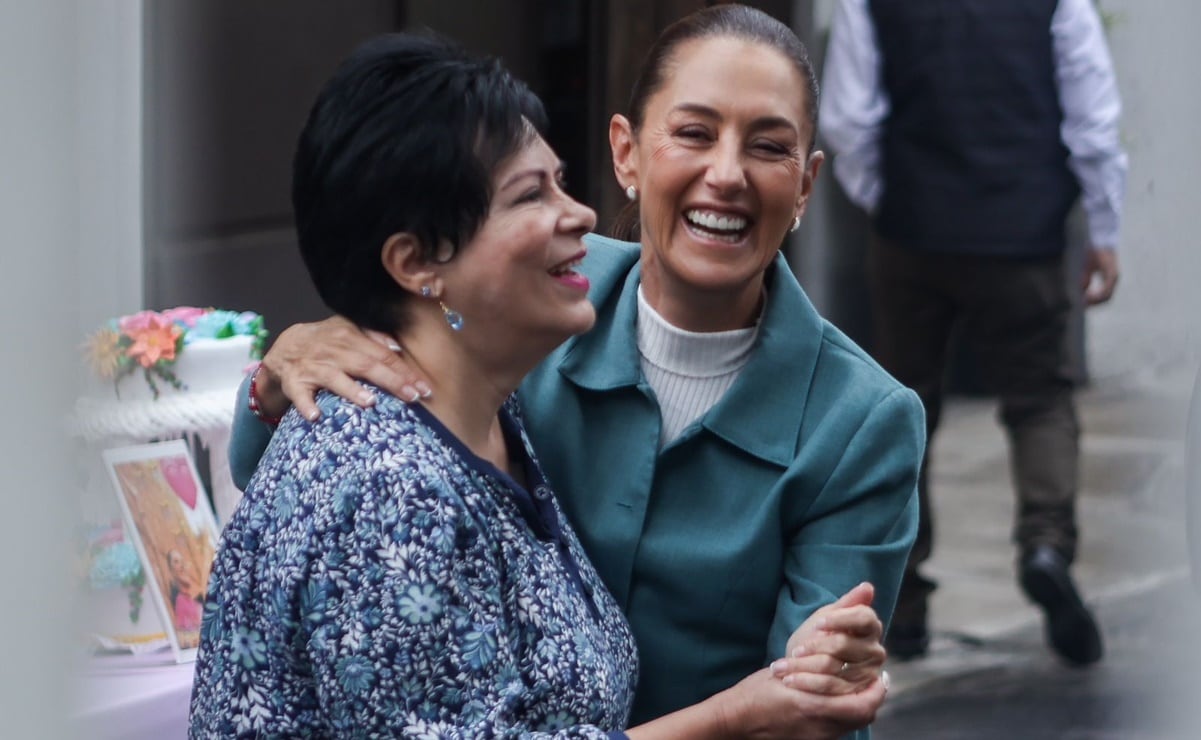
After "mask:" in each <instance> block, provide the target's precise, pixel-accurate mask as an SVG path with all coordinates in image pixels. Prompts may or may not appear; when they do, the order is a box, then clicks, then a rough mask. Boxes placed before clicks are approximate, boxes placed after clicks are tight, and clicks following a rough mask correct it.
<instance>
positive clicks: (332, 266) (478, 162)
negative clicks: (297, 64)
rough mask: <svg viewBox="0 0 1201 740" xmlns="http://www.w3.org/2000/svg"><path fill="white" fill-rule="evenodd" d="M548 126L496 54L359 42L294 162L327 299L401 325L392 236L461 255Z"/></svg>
mask: <svg viewBox="0 0 1201 740" xmlns="http://www.w3.org/2000/svg"><path fill="white" fill-rule="evenodd" d="M531 126H532V127H533V128H532V129H531ZM545 129H546V113H545V111H544V110H543V107H542V103H541V101H540V100H538V98H537V96H535V95H534V94H533V93H532V92H530V90H529V88H527V87H526V86H525V84H524V83H522V82H520V81H519V80H517V79H515V78H514V77H513V76H512V75H510V74H509V72H508V71H507V70H505V69H504V68H503V67H501V66H500V63H499V62H498V61H496V60H495V59H490V58H477V57H473V56H471V55H469V54H467V53H466V52H465V51H464V50H463V49H462V48H460V47H459V46H457V45H455V44H453V43H452V42H450V41H447V40H445V39H441V38H438V37H435V36H432V35H428V34H426V35H415V34H390V35H387V36H382V37H379V38H375V39H373V40H371V41H368V42H367V43H365V44H363V45H362V46H360V47H359V48H358V49H356V50H355V51H354V52H353V53H352V54H351V55H350V57H348V58H347V59H346V60H345V61H344V62H342V64H341V66H339V67H338V69H337V71H336V72H335V73H334V75H333V77H331V78H330V79H329V81H328V82H326V83H325V86H324V87H323V88H322V89H321V92H320V94H318V96H317V100H316V102H315V103H314V104H313V108H312V110H311V111H310V113H309V117H308V121H307V122H306V123H305V126H304V129H303V130H302V131H301V134H300V141H299V143H298V144H297V147H296V155H295V157H294V159H293V167H292V208H293V210H294V212H295V217H296V232H297V238H298V241H299V244H300V253H301V256H302V257H303V258H304V262H305V266H306V267H307V268H308V271H309V275H310V277H311V278H312V280H313V284H314V285H315V286H316V288H317V292H318V294H320V296H321V299H322V300H323V301H325V303H326V305H327V306H329V307H330V308H331V309H332V310H334V311H335V312H337V313H340V314H342V315H343V316H346V317H347V318H348V319H350V320H351V321H354V322H355V323H357V324H359V325H361V326H364V327H368V328H371V329H377V330H379V331H394V330H395V329H397V328H398V327H399V326H400V324H401V322H402V319H403V314H402V311H401V306H402V303H403V301H404V299H405V296H406V291H404V290H403V289H402V288H401V287H400V286H399V285H397V284H396V282H395V281H394V280H393V279H392V277H391V276H390V275H389V274H388V273H387V271H386V270H385V269H384V267H383V263H382V261H381V249H382V247H383V245H384V243H385V241H386V240H387V239H388V237H390V236H392V235H393V234H396V233H400V232H409V233H411V234H413V235H414V236H416V238H417V240H418V241H419V243H420V249H421V250H422V253H423V256H425V257H426V258H427V259H430V260H438V261H446V260H448V259H451V258H452V257H453V256H454V254H455V253H456V252H457V251H458V249H459V247H460V246H462V244H463V243H465V242H466V241H469V240H470V239H471V237H472V236H473V235H474V234H475V232H476V231H477V230H478V229H479V227H480V225H481V224H482V223H483V221H484V219H485V218H486V217H487V214H488V207H489V204H490V202H491V199H492V175H493V173H494V172H495V170H496V168H497V167H498V166H499V165H500V164H501V163H502V162H503V161H504V160H505V159H506V158H508V157H509V156H511V155H512V154H513V153H515V152H516V151H517V150H518V149H519V148H520V147H521V146H522V145H523V144H525V143H526V142H528V141H529V139H530V137H531V136H532V135H533V131H535V130H536V131H538V132H541V131H545ZM447 246H449V247H450V248H451V251H450V253H449V254H445V253H444V252H445V250H446V247H447Z"/></svg>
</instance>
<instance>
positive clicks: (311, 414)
mask: <svg viewBox="0 0 1201 740" xmlns="http://www.w3.org/2000/svg"><path fill="white" fill-rule="evenodd" d="M320 416H321V412H320V411H318V410H316V409H313V410H312V411H310V412H309V415H308V417H307V418H308V420H309V421H317V418H318V417H320Z"/></svg>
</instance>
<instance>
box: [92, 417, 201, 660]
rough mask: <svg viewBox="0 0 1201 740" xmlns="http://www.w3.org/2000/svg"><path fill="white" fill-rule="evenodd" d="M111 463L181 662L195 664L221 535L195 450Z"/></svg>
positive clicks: (124, 455)
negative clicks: (201, 622) (200, 472)
mask: <svg viewBox="0 0 1201 740" xmlns="http://www.w3.org/2000/svg"><path fill="white" fill-rule="evenodd" d="M104 463H105V467H107V468H108V473H109V477H110V478H111V479H112V483H113V489H114V490H115V491H116V492H117V498H118V499H120V501H121V510H122V512H123V513H124V516H125V531H126V536H127V537H128V538H129V539H130V540H131V541H132V542H133V545H134V547H135V548H136V549H137V551H138V556H139V557H140V558H141V560H142V568H143V569H144V570H145V573H146V585H147V586H148V588H149V590H150V595H151V598H152V600H153V601H154V604H155V607H156V608H157V609H158V613H159V616H160V617H161V618H162V622H163V625H164V626H165V627H166V631H167V638H168V641H169V642H170V643H171V649H172V650H173V651H174V653H175V660H176V661H177V662H181V663H182V662H186V661H189V660H195V659H196V648H197V647H198V646H199V645H200V619H201V615H202V614H203V612H204V597H205V594H206V593H207V591H208V580H209V573H210V572H211V571H212V567H213V556H214V555H215V554H216V551H217V539H218V537H219V535H220V530H219V529H218V527H217V520H216V518H215V517H214V516H213V509H212V507H211V506H210V505H209V499H208V496H207V495H205V492H204V486H203V485H202V484H201V482H200V476H199V475H197V473H196V466H195V464H193V462H192V456H191V454H190V453H189V452H188V448H187V445H186V444H184V442H183V441H182V440H176V441H172V442H160V443H156V444H148V445H138V446H136V447H121V448H117V449H111V450H105V451H104Z"/></svg>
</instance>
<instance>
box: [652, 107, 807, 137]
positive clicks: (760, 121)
mask: <svg viewBox="0 0 1201 740" xmlns="http://www.w3.org/2000/svg"><path fill="white" fill-rule="evenodd" d="M671 112H673V113H675V112H683V113H695V114H697V115H700V116H705V117H707V118H718V119H720V118H721V117H722V116H721V113H719V112H718V111H717V109H716V108H710V107H709V106H707V105H703V104H701V103H680V104H679V105H677V106H675V107H674V108H672V109H671ZM751 127H752V128H755V129H764V128H786V129H790V130H792V131H796V132H797V133H798V134H799V133H800V130H799V129H798V128H797V126H796V124H795V123H793V122H792V121H790V120H788V119H787V118H784V117H783V116H761V117H759V118H756V119H755V120H754V121H752V122H751Z"/></svg>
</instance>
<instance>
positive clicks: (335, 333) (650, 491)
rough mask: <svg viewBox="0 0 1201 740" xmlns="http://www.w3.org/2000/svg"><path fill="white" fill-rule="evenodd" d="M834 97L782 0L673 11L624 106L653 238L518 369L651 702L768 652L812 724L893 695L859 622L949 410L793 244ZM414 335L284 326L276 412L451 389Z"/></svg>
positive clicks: (823, 726) (638, 192) (594, 268)
mask: <svg viewBox="0 0 1201 740" xmlns="http://www.w3.org/2000/svg"><path fill="white" fill-rule="evenodd" d="M816 98H817V90H816V82H815V81H814V76H813V71H812V68H811V67H810V65H809V62H808V60H807V58H806V57H805V52H804V48H803V47H802V46H801V44H800V42H799V41H797V39H796V37H795V35H793V34H792V32H791V31H790V30H788V29H787V28H786V27H784V26H782V25H781V24H779V23H777V22H776V21H774V20H772V19H770V18H769V17H768V16H766V15H764V14H762V13H759V12H758V11H754V10H750V9H748V8H744V7H740V6H730V5H725V6H718V7H715V8H710V9H707V10H704V11H700V12H699V13H696V14H693V15H692V16H689V17H687V18H685V19H683V20H682V21H680V22H678V23H676V24H675V25H673V26H672V27H670V28H669V29H668V30H667V31H665V32H664V34H663V35H662V36H661V37H660V38H659V40H658V41H657V42H656V45H655V47H654V48H653V49H652V51H651V53H650V55H649V56H648V59H647V62H646V64H645V65H644V68H643V70H642V74H641V76H640V79H639V81H638V83H637V84H636V86H635V89H634V92H633V95H632V99H631V106H630V111H629V115H628V116H622V115H617V116H614V118H613V121H612V123H611V126H610V144H611V146H612V149H613V158H614V170H615V173H616V175H617V178H618V181H619V183H620V185H621V186H622V187H623V188H624V189H625V190H626V193H627V195H628V196H630V199H631V209H632V211H633V213H634V214H636V222H637V224H638V226H639V228H637V229H636V231H631V232H629V234H630V235H631V236H633V234H634V233H637V237H635V238H636V239H637V243H632V242H623V241H615V240H612V239H606V238H603V237H598V236H590V237H587V238H586V239H585V243H586V245H587V246H588V249H589V255H588V256H587V257H586V258H585V260H584V263H583V264H582V265H581V266H580V267H579V268H578V271H579V272H581V273H583V274H584V275H586V276H587V278H588V279H589V280H590V281H591V289H590V293H589V297H590V299H591V300H592V302H593V304H594V305H595V306H596V309H597V313H598V321H597V324H596V326H595V328H594V329H593V330H592V331H591V332H589V333H588V334H586V335H584V336H582V337H577V338H575V339H573V340H571V341H569V342H568V343H567V344H565V345H563V346H562V347H560V348H559V349H558V350H557V351H556V352H555V353H554V354H552V355H551V357H550V358H548V359H547V360H546V361H545V362H544V363H543V364H542V365H541V366H539V368H538V369H537V370H535V372H534V373H532V374H531V375H530V376H529V377H528V378H527V379H526V381H525V383H524V384H523V386H522V388H521V391H520V393H519V397H520V401H521V404H522V407H523V409H524V413H525V417H526V424H527V428H528V430H529V432H530V434H531V438H532V440H533V443H534V446H535V448H536V449H537V450H538V452H539V455H540V457H541V460H542V462H543V465H544V467H545V468H546V470H547V473H548V479H549V480H551V481H552V482H553V483H554V486H555V489H556V491H557V492H558V494H559V496H560V498H561V503H562V505H563V507H564V508H565V510H566V512H567V515H568V517H569V519H570V520H571V521H572V523H573V525H575V527H576V528H577V531H578V532H579V535H580V538H581V541H582V542H583V544H584V547H585V550H586V551H587V552H588V554H589V556H590V558H591V559H592V561H593V563H594V565H595V566H596V568H597V570H598V571H599V573H600V575H601V577H602V579H603V580H604V582H605V584H606V586H607V587H608V588H609V589H610V590H611V591H612V593H613V595H614V596H615V597H616V598H617V601H618V603H619V604H621V605H622V607H623V609H624V610H625V612H626V615H627V617H628V618H629V621H630V623H631V626H632V627H633V629H634V633H635V636H636V638H637V642H638V647H639V651H640V654H641V678H640V681H639V687H638V692H637V697H636V702H635V707H634V713H633V717H632V721H634V722H637V721H640V720H641V719H642V718H646V717H653V716H657V715H661V714H664V713H666V712H669V711H672V710H675V709H678V708H680V707H683V706H686V705H689V704H693V703H696V702H697V701H700V700H702V699H704V698H706V697H707V696H710V695H712V694H713V693H715V692H717V691H720V690H722V689H725V688H728V687H729V686H731V685H733V684H734V683H736V682H737V681H738V680H739V679H741V678H742V677H744V676H746V675H747V674H748V673H751V672H753V671H755V670H757V669H759V668H761V667H762V666H764V665H767V664H769V663H770V664H772V665H773V668H775V669H776V670H778V671H779V672H780V673H781V674H784V673H792V675H790V676H789V677H788V679H786V681H787V682H789V683H790V685H793V686H795V687H796V688H798V689H800V690H802V691H806V692H809V695H811V696H812V707H811V715H812V717H813V719H814V722H813V725H812V727H809V728H806V729H805V730H803V731H801V732H799V735H800V736H803V737H836V736H838V735H841V734H843V733H845V732H848V731H850V730H853V729H855V728H857V727H862V726H863V725H865V724H867V723H868V722H870V721H871V719H872V718H873V717H874V714H875V711H876V709H877V708H878V707H879V704H880V701H881V700H882V698H883V688H882V686H881V685H880V684H881V681H880V680H879V676H880V670H879V669H880V664H881V663H882V661H883V650H882V648H880V647H879V640H880V636H881V630H882V625H881V624H880V621H875V617H874V615H873V617H872V620H871V621H872V622H874V627H868V628H860V627H855V628H850V629H845V630H843V629H839V628H838V627H837V626H836V624H835V623H842V622H841V620H842V619H844V616H842V615H843V614H856V615H858V616H859V617H862V615H863V612H864V611H865V610H868V611H869V613H870V610H869V609H868V604H869V603H870V604H871V605H872V606H873V607H874V609H875V612H876V613H877V614H878V615H879V617H880V620H881V621H884V622H886V621H887V618H888V616H889V615H890V614H891V611H892V608H893V604H894V602H895V598H896V591H897V587H898V584H899V581H900V576H901V572H902V569H903V566H904V563H905V559H906V556H907V554H908V550H909V548H910V546H911V545H912V542H913V537H914V534H915V531H916V522H917V518H916V516H917V509H916V506H917V504H916V497H915V488H916V483H917V473H918V466H919V465H920V461H921V459H922V451H923V449H922V448H923V444H924V438H925V433H924V421H923V417H922V411H921V406H920V403H919V402H918V400H917V398H916V396H915V395H914V394H913V393H912V392H910V391H908V390H906V389H905V388H903V387H902V386H901V385H900V384H898V383H897V382H896V381H895V380H893V379H892V378H891V377H890V376H888V375H887V374H886V373H885V372H884V371H883V370H881V369H880V368H879V367H878V366H877V365H876V364H875V363H874V362H873V361H872V360H871V359H869V358H868V356H867V355H866V354H865V353H864V352H863V351H862V350H860V349H859V348H858V347H856V346H855V345H854V344H853V343H852V342H851V341H850V340H849V339H847V338H846V337H845V336H844V335H843V334H842V333H841V332H839V331H838V330H837V329H835V328H834V327H832V326H831V325H830V324H829V323H828V322H826V321H824V320H823V319H822V318H821V317H820V316H819V315H818V314H817V312H816V310H815V309H814V307H813V306H812V304H811V303H810V302H809V300H808V298H807V297H806V296H805V294H804V292H803V291H802V290H801V288H800V286H799V284H798V283H797V282H796V280H795V278H794V277H793V275H792V273H791V272H790V271H789V269H788V266H787V265H786V264H785V262H784V260H783V258H782V257H781V256H780V255H779V247H780V245H781V243H782V242H783V239H784V237H785V235H786V232H787V231H788V229H789V228H790V227H791V228H795V225H796V224H797V223H798V222H799V219H800V217H801V215H802V214H803V212H804V209H805V205H806V203H807V201H808V197H809V195H810V193H811V191H812V186H813V181H814V178H815V177H816V176H817V173H818V170H819V168H820V166H821V162H822V154H821V152H817V151H814V150H813V136H814V130H815V120H816ZM445 300H446V302H447V304H448V308H447V311H448V312H450V313H449V314H448V315H450V314H453V313H454V303H453V300H454V296H446V297H445ZM461 318H462V321H461V323H460V324H459V329H457V330H461V331H464V332H466V331H470V330H471V326H472V324H471V317H470V316H465V315H464V316H462V317H461ZM448 331H456V329H455V327H454V326H448ZM401 357H403V355H401ZM401 357H398V356H397V353H394V352H392V351H389V350H388V349H385V348H384V347H383V346H382V345H380V344H378V343H376V342H372V341H371V340H370V339H368V338H366V337H365V336H364V335H363V333H362V332H359V331H358V330H357V329H355V328H354V327H353V326H350V325H349V324H348V323H347V322H345V321H344V320H341V319H337V318H335V319H330V320H327V321H325V322H321V323H318V324H313V325H299V326H296V327H292V328H291V329H289V330H287V331H286V332H284V333H283V334H282V335H281V336H280V338H279V340H278V341H277V343H276V345H275V347H274V348H273V349H272V351H271V352H270V353H269V354H268V356H267V357H266V358H265V361H264V362H265V364H264V366H263V368H262V370H260V371H259V372H258V373H256V374H255V376H254V378H252V380H251V382H249V383H248V384H246V385H247V386H248V387H250V388H253V390H254V393H253V394H251V395H252V396H253V398H254V406H255V408H256V409H257V410H258V413H259V414H260V415H261V416H268V415H270V414H272V413H274V412H278V411H280V410H281V409H283V408H286V406H287V403H288V401H287V400H286V398H285V396H286V397H287V398H291V399H292V400H293V401H295V402H296V404H297V410H298V411H299V412H301V413H302V414H305V415H306V416H310V417H311V415H312V414H314V413H315V412H316V406H315V405H314V404H313V403H312V396H313V393H314V392H315V389H316V388H318V387H326V388H329V389H331V390H333V391H334V392H336V393H339V394H340V395H344V396H347V397H351V398H358V399H359V400H360V402H361V403H364V404H369V403H370V402H371V399H370V397H369V394H365V392H364V389H363V388H362V387H361V386H359V385H358V384H357V383H356V382H355V381H353V380H352V379H351V376H353V377H359V378H364V379H366V380H368V381H370V382H373V383H375V384H376V385H379V386H382V387H385V388H390V389H393V390H394V392H396V393H397V395H398V396H401V397H407V398H412V399H413V401H414V402H419V401H420V400H421V396H423V395H428V394H429V393H431V392H432V393H437V369H436V368H409V367H407V365H406V364H405V363H404V362H403V360H402V359H401ZM418 376H420V377H421V380H417V378H418ZM243 392H244V393H245V392H246V388H245V387H244V389H243ZM243 400H246V399H245V397H244V398H243ZM248 408H249V406H248V404H247V403H240V404H239V415H240V416H239V421H238V422H237V428H236V435H235V440H234V444H233V449H232V450H231V463H232V466H233V468H234V471H235V475H236V476H238V477H240V478H242V479H245V478H246V477H248V475H249V473H250V472H251V471H252V470H253V466H254V463H255V461H257V457H258V453H259V451H260V450H261V448H262V444H263V442H264V440H265V439H266V437H267V435H269V430H268V428H267V426H266V425H264V424H261V423H259V422H257V421H255V420H254V418H253V416H251V413H250V411H249V410H248ZM256 436H257V437H259V439H257V440H256V439H254V438H255V437H256ZM863 582H870V583H871V584H872V586H874V601H873V600H872V589H871V588H869V587H863V586H859V587H858V588H857V584H862V583H863ZM847 592H850V593H847ZM843 594H846V595H845V596H843V597H842V599H841V600H839V597H840V595H843ZM836 601H837V604H838V607H840V608H841V609H842V611H841V612H835V611H832V610H831V608H830V607H829V606H828V605H830V604H834V603H835V602H836ZM819 610H821V611H819ZM815 614H816V615H817V618H814V615H815ZM835 614H839V615H840V616H837V617H835V616H834V615H835ZM823 616H824V617H826V623H825V625H824V628H823V625H822V624H821V617H823ZM845 618H846V619H847V620H848V621H847V623H848V624H849V623H850V617H845ZM857 624H863V622H862V621H860V622H858V623H857ZM786 656H788V660H784V661H781V660H779V659H780V658H785V657H786ZM773 661H775V662H773Z"/></svg>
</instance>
